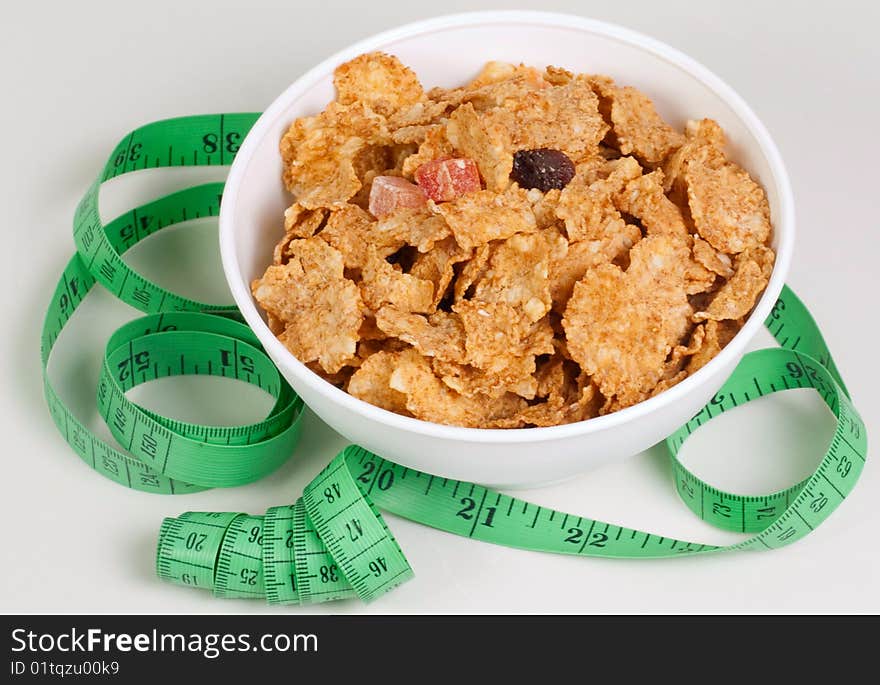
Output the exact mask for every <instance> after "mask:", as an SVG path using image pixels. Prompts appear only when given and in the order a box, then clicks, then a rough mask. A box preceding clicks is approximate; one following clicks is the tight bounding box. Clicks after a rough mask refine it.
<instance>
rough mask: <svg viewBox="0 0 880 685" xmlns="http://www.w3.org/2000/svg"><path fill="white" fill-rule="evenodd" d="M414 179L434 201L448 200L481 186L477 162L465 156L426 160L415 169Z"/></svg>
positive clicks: (478, 188)
mask: <svg viewBox="0 0 880 685" xmlns="http://www.w3.org/2000/svg"><path fill="white" fill-rule="evenodd" d="M415 179H416V183H418V184H419V187H420V188H421V189H422V190H424V191H425V195H427V196H428V197H429V198H431V199H432V200H434V202H448V201H449V200H454V199H455V198H457V197H459V196H460V195H464V194H465V193H470V192H473V191H475V190H480V187H481V186H480V172H479V171H478V170H477V164H476V162H474V160H472V159H469V158H467V157H454V158H449V159H435V160H432V161H430V162H426V163H425V164H422V166H420V167H419V168H418V169H416V173H415Z"/></svg>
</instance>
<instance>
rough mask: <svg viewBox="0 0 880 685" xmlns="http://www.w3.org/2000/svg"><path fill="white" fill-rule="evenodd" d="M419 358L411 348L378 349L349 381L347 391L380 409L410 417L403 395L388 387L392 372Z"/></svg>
mask: <svg viewBox="0 0 880 685" xmlns="http://www.w3.org/2000/svg"><path fill="white" fill-rule="evenodd" d="M418 356H419V354H418V352H416V351H415V350H413V349H412V348H410V349H407V350H403V351H400V352H386V351H382V350H380V351H378V352H375V353H374V354H371V355H370V356H369V357H367V359H366V360H365V361H364V363H363V364H361V366H360V368H358V370H357V371H355V372H354V375H352V377H351V379H350V380H349V381H348V392H349V393H350V394H352V395H354V396H355V397H357V398H358V399H360V400H363V401H364V402H369V403H370V404H374V405H376V406H377V407H381V408H382V409H387V410H388V411H393V412H397V413H398V414H403V415H404V416H410V413H409V410H408V409H407V408H406V395H404V394H403V393H401V392H398V391H397V390H394V389H393V388H392V387H391V375H392V374H393V373H394V369H396V368H397V367H398V366H400V365H401V364H402V363H406V361H405V360H409V359H415V358H417V357H418Z"/></svg>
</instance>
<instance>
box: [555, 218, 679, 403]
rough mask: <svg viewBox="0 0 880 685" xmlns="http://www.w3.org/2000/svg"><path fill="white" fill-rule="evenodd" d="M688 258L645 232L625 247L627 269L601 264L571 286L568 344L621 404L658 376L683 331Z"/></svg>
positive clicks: (635, 397)
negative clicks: (628, 257)
mask: <svg viewBox="0 0 880 685" xmlns="http://www.w3.org/2000/svg"><path fill="white" fill-rule="evenodd" d="M686 258H687V254H686V253H685V254H683V253H682V247H681V246H680V245H679V244H678V241H676V240H674V239H672V238H670V237H668V236H664V235H658V236H649V237H647V238H644V239H642V240H641V241H639V243H638V244H637V245H636V246H635V247H633V249H632V250H631V251H630V264H629V268H628V269H627V270H626V271H625V272H624V271H623V270H621V269H620V268H619V267H617V266H615V265H613V264H602V265H600V266H598V267H596V268H595V269H591V270H589V271H587V272H586V274H585V275H584V277H583V279H582V280H581V281H579V282H578V283H576V284H575V286H574V291H573V293H572V296H571V299H570V300H569V301H568V305H567V306H566V309H565V316H564V318H563V327H564V329H565V334H566V340H567V342H568V350H569V352H570V354H571V356H572V357H573V358H574V360H575V361H576V362H578V364H580V366H581V368H582V369H583V370H584V371H585V372H586V373H587V374H589V375H590V376H592V378H593V380H594V381H595V382H596V383H597V384H598V386H599V389H600V391H601V392H602V394H603V395H604V396H605V397H606V398H611V397H615V398H616V399H617V401H618V403H619V404H620V406H622V407H625V406H629V405H631V404H635V403H636V402H639V401H641V400H642V399H644V397H645V396H646V394H647V393H648V392H650V390H651V388H653V387H654V386H655V385H656V384H657V383H658V382H659V381H660V379H661V378H662V376H663V371H664V363H665V361H666V358H667V356H668V355H669V353H670V352H671V351H672V348H673V347H674V346H675V345H677V344H679V342H680V341H681V339H682V338H683V336H684V335H685V334H686V332H687V331H688V327H689V324H690V316H691V313H692V309H691V307H690V305H689V304H688V300H687V295H686V293H685V273H684V265H685V262H686Z"/></svg>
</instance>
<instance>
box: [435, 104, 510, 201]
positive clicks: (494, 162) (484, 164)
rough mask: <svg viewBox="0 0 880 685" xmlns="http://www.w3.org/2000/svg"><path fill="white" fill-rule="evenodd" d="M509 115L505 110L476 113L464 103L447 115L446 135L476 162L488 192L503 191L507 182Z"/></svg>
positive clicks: (508, 166) (508, 175)
mask: <svg viewBox="0 0 880 685" xmlns="http://www.w3.org/2000/svg"><path fill="white" fill-rule="evenodd" d="M510 127H511V115H510V113H509V112H507V111H506V110H501V109H499V110H493V111H491V112H485V113H478V112H477V111H476V110H475V109H474V107H473V105H472V104H470V103H466V104H464V105H462V106H461V107H459V108H458V109H456V110H455V111H454V112H453V113H452V115H451V116H450V117H449V123H448V124H447V126H446V136H447V138H448V139H449V142H450V143H452V146H453V147H454V148H455V149H456V150H458V152H459V153H461V155H462V156H463V157H469V158H470V159H472V160H474V161H475V162H476V163H477V167H478V168H479V170H480V175H481V176H482V177H483V181H485V183H486V188H488V189H489V190H490V191H494V192H500V191H503V190H504V189H505V188H507V186H508V185H509V184H510V172H511V170H512V169H513V146H512V142H511V140H510Z"/></svg>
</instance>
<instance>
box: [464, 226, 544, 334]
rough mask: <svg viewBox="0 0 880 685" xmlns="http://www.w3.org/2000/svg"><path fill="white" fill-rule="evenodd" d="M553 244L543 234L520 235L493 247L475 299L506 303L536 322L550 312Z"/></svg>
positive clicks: (475, 292) (476, 290)
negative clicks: (551, 246)
mask: <svg viewBox="0 0 880 685" xmlns="http://www.w3.org/2000/svg"><path fill="white" fill-rule="evenodd" d="M549 266H550V245H549V244H548V242H547V240H546V238H545V237H544V235H543V233H518V234H516V235H513V236H511V237H510V238H508V239H507V240H505V241H503V242H500V243H498V244H497V245H495V246H494V247H493V248H492V254H491V256H490V257H489V264H488V266H487V268H486V271H485V273H484V274H483V276H482V277H481V278H480V279H479V281H477V284H476V289H475V290H474V299H476V300H480V301H482V302H506V303H507V304H509V305H511V306H513V307H515V308H517V309H519V310H520V311H522V312H523V313H524V314H525V316H526V318H527V319H528V320H529V321H530V322H535V321H537V320H538V319H540V318H541V317H542V316H544V314H546V313H547V312H549V311H550V304H551V300H550V282H549V280H548V270H549Z"/></svg>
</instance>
